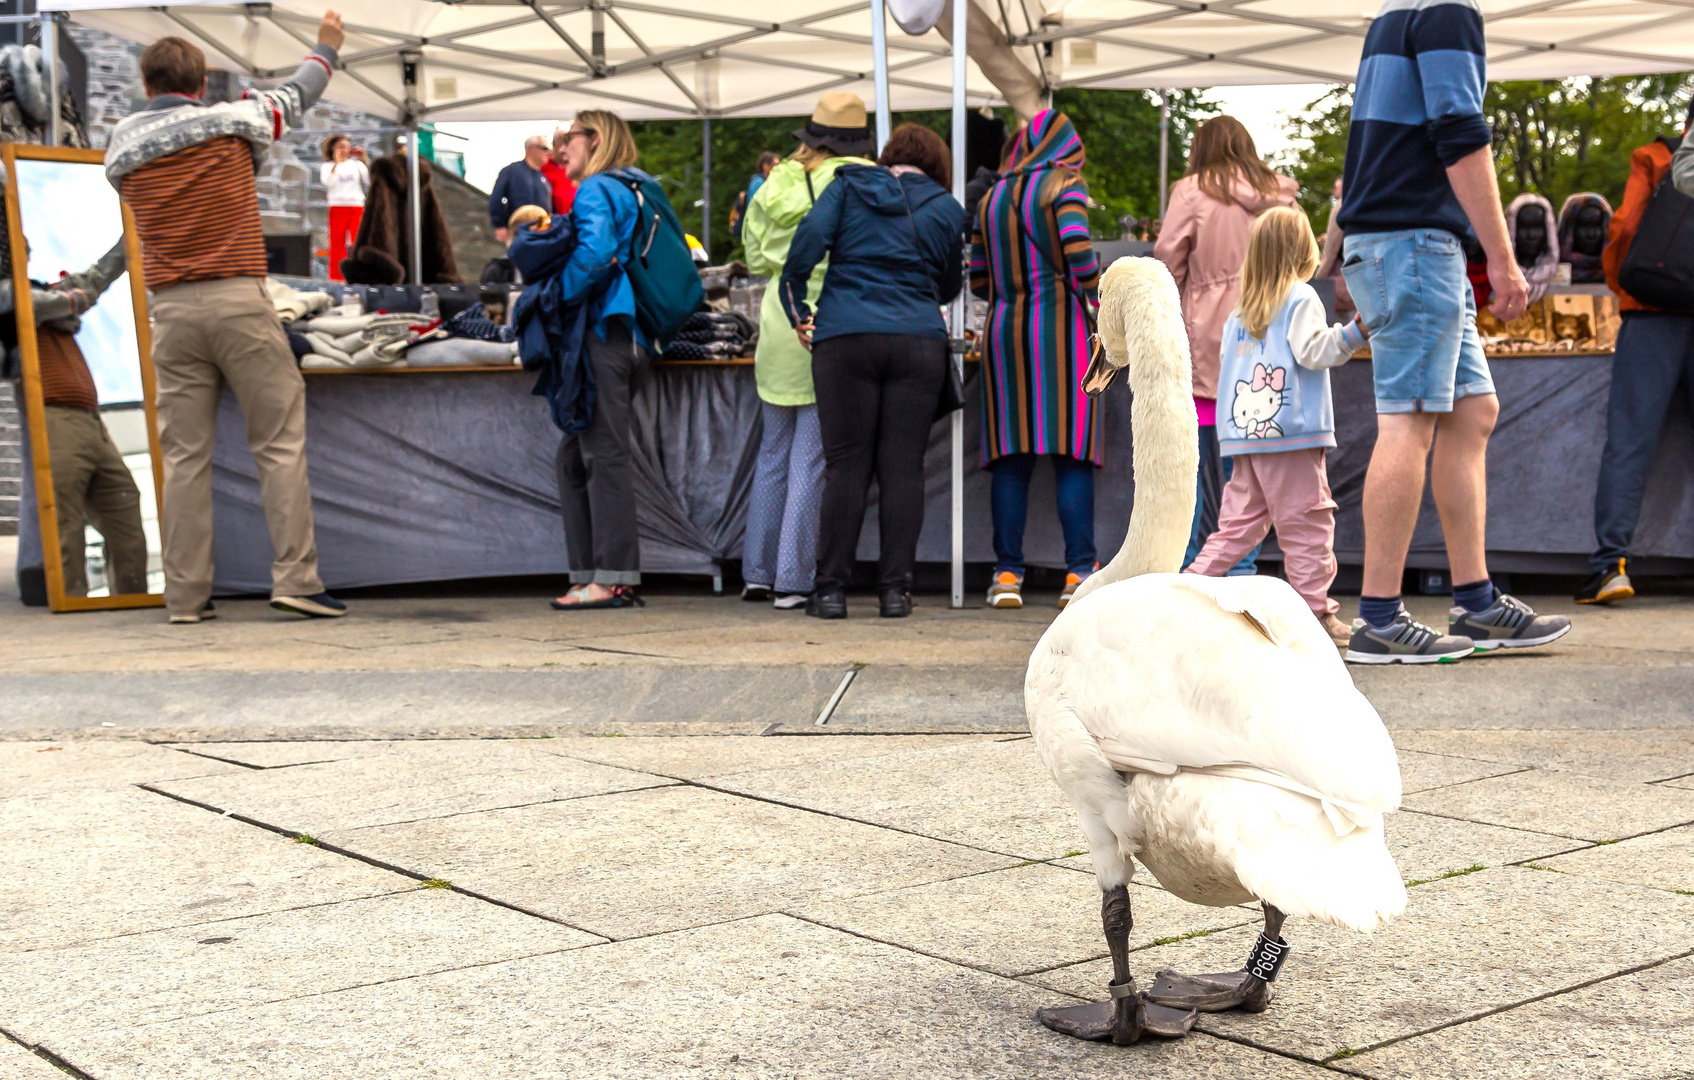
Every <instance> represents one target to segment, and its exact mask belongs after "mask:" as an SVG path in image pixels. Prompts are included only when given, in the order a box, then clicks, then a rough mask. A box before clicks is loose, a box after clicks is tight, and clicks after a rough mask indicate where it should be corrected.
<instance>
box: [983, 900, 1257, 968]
mask: <svg viewBox="0 0 1694 1080" xmlns="http://www.w3.org/2000/svg"><path fill="white" fill-rule="evenodd" d="M1139 887H1140V888H1143V889H1150V888H1154V886H1151V885H1141V886H1139ZM1161 891H1163V890H1161ZM1259 924H1260V920H1259V919H1243V920H1242V921H1241V922H1238V923H1230V924H1229V925H1228V926H1219V927H1216V928H1214V929H1211V930H1207V931H1205V932H1204V933H1197V934H1193V935H1189V936H1185V937H1181V938H1177V939H1176V940H1174V941H1173V940H1155V941H1149V942H1148V943H1147V944H1145V945H1134V946H1131V947H1130V950H1129V951H1130V952H1132V953H1138V952H1146V951H1147V950H1148V949H1162V948H1164V947H1165V946H1166V945H1175V944H1176V943H1177V942H1178V941H1187V940H1192V938H1195V937H1211V936H1212V935H1213V934H1222V933H1225V932H1226V931H1229V930H1239V929H1241V928H1242V927H1243V926H1258V925H1259ZM1110 956H1111V953H1101V954H1100V955H1098V956H1090V957H1089V958H1088V959H1086V960H1070V961H1067V962H1065V963H1063V964H1054V965H1052V966H1051V967H1044V968H1031V969H1029V970H1028V971H1020V972H1018V973H1017V974H1016V975H1014V976H1013V978H1017V979H1027V978H1030V977H1032V976H1035V975H1047V974H1051V973H1052V972H1055V971H1063V970H1064V969H1065V968H1073V967H1081V966H1082V965H1083V964H1092V963H1094V962H1095V961H1098V960H1105V959H1108V958H1109V957H1110ZM1068 992H1069V991H1061V993H1068Z"/></svg>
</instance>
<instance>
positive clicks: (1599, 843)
mask: <svg viewBox="0 0 1694 1080" xmlns="http://www.w3.org/2000/svg"><path fill="white" fill-rule="evenodd" d="M1399 812H1400V813H1403V814H1423V815H1424V816H1426V817H1438V818H1445V819H1446V820H1448V821H1464V822H1468V823H1470V824H1472V825H1489V826H1492V827H1494V828H1496V829H1511V830H1512V831H1513V832H1522V833H1529V834H1531V835H1533V836H1552V837H1557V838H1558V839H1560V840H1575V841H1576V842H1577V843H1579V844H1583V845H1586V847H1581V848H1572V849H1571V851H1584V850H1586V849H1587V848H1588V847H1609V846H1611V845H1612V844H1616V843H1620V842H1622V841H1624V840H1639V839H1641V838H1642V837H1643V836H1656V835H1658V834H1659V833H1662V832H1670V831H1671V830H1672V829H1681V828H1686V827H1687V826H1689V825H1694V821H1676V822H1672V823H1671V824H1669V825H1661V826H1659V827H1658V828H1656V829H1643V830H1642V831H1640V832H1638V833H1629V834H1628V835H1626V836H1613V837H1603V838H1601V839H1599V840H1590V839H1588V838H1587V837H1583V836H1567V835H1565V834H1564V833H1550V832H1541V831H1539V830H1536V829H1521V828H1519V827H1518V826H1516V825H1501V824H1500V823H1499V822H1495V821H1477V820H1476V819H1475V818H1463V817H1454V816H1453V815H1452V814H1437V813H1435V812H1434V811H1433V810H1404V809H1403V810H1401V811H1399ZM1559 854H1561V855H1569V854H1570V852H1569V851H1561V852H1559ZM1535 857H1536V858H1538V859H1550V858H1552V857H1553V856H1551V855H1537V856H1535ZM1508 865H1516V864H1508Z"/></svg>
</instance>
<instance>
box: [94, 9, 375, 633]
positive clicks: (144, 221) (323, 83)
mask: <svg viewBox="0 0 1694 1080" xmlns="http://www.w3.org/2000/svg"><path fill="white" fill-rule="evenodd" d="M343 39H344V34H343V32H342V29H341V17H340V16H339V15H337V14H336V13H335V12H333V11H326V12H325V13H324V17H323V22H322V23H321V24H320V25H319V27H318V44H317V47H316V48H314V49H313V50H312V51H311V53H310V54H309V55H307V57H306V59H305V60H304V61H303V62H302V63H301V64H300V68H299V70H297V71H296V72H295V73H294V75H293V77H292V78H290V79H289V80H288V81H287V82H285V83H283V84H282V85H281V86H279V87H277V88H276V89H274V90H266V91H248V93H247V94H246V96H244V97H243V98H242V99H241V100H240V101H231V102H224V103H222V104H217V105H207V104H206V102H205V101H204V100H203V98H204V94H205V85H206V58H205V56H204V55H203V54H202V53H201V52H200V50H199V49H197V48H195V47H194V46H193V45H191V44H189V43H188V42H187V41H184V40H183V39H181V38H176V37H166V38H160V39H159V40H158V41H155V42H154V43H153V44H152V45H149V46H148V47H147V50H146V52H144V53H142V55H141V81H142V88H143V89H144V90H145V91H146V93H147V97H148V101H147V104H146V105H144V106H142V108H141V109H140V111H138V112H136V113H134V114H132V115H130V116H128V117H125V118H124V119H123V120H122V121H120V122H119V124H118V125H117V127H116V128H114V129H113V131H112V137H111V141H110V143H109V145H108V146H107V148H106V177H107V179H109V180H110V181H111V182H112V184H113V186H114V187H116V188H117V189H118V192H119V194H121V195H122V196H123V200H124V202H125V203H127V204H128V206H129V208H130V209H131V210H132V211H133V212H134V214H135V225H136V230H137V231H138V232H139V233H140V236H141V253H142V263H143V268H144V271H145V279H144V280H145V281H146V283H147V287H148V288H149V289H150V290H152V293H153V365H154V369H155V371H156V372H157V376H158V405H159V444H160V447H161V449H162V451H163V456H164V464H165V475H164V493H165V497H164V505H163V506H162V507H161V508H160V515H159V525H160V540H161V546H162V548H163V555H164V560H163V561H164V570H165V607H166V609H167V611H168V612H169V618H170V621H171V622H173V623H197V622H200V621H201V620H202V619H207V618H210V617H211V616H212V605H211V602H210V600H211V594H212V445H213V442H214V441H215V437H216V434H217V422H218V400H219V398H220V397H221V396H222V393H223V388H224V387H225V386H228V387H229V388H230V390H231V392H232V393H234V395H235V399H236V401H237V403H238V404H240V406H241V411H242V414H243V415H244V416H245V417H246V419H247V446H248V448H249V449H250V450H251V451H252V453H253V460H254V462H255V464H257V466H258V471H259V492H260V495H261V497H262V498H263V501H264V505H265V521H266V523H267V524H268V525H269V527H270V534H271V544H272V546H273V548H274V553H275V561H274V563H273V564H272V566H271V606H272V607H274V608H277V609H278V610H281V611H290V612H294V613H296V614H300V615H306V616H311V617H317V618H333V617H336V616H340V615H345V614H346V613H347V608H346V605H344V604H342V603H341V602H340V601H338V600H336V599H335V598H334V597H332V596H330V595H329V594H328V593H327V592H325V591H324V587H323V581H322V580H321V579H320V578H319V577H318V552H317V543H316V541H315V539H314V537H313V532H312V495H311V490H310V488H309V487H308V486H307V482H306V454H305V448H306V388H305V383H304V382H303V381H302V380H301V378H300V372H299V369H298V368H296V367H295V364H294V356H293V354H292V353H291V352H290V350H289V348H288V339H287V337H286V336H285V335H284V333H283V330H282V324H281V323H280V322H279V321H278V320H277V316H276V311H275V310H274V308H273V307H272V305H271V300H270V297H269V296H268V295H267V294H266V292H265V270H266V264H265V241H264V235H263V233H262V231H261V229H260V227H259V202H258V192H257V184H256V179H257V177H256V172H255V170H256V169H257V167H258V165H259V163H260V162H262V161H263V160H264V158H265V155H266V153H268V152H269V150H270V146H271V144H272V143H273V142H275V141H276V140H277V139H280V138H281V137H282V135H283V132H285V131H287V130H288V129H289V128H290V127H292V126H294V125H296V124H298V123H299V122H300V121H301V119H302V118H303V117H304V115H305V113H306V110H307V109H310V108H311V107H312V105H313V104H314V103H315V102H316V101H317V100H318V98H319V97H320V96H321V95H322V94H323V92H324V88H325V87H327V86H328V85H329V78H330V75H331V73H332V72H333V71H334V68H335V62H336V50H337V49H339V48H340V47H341V43H342V41H343Z"/></svg>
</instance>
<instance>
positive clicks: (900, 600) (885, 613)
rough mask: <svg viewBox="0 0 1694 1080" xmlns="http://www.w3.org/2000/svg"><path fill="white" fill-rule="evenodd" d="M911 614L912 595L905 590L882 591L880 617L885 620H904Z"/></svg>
mask: <svg viewBox="0 0 1694 1080" xmlns="http://www.w3.org/2000/svg"><path fill="white" fill-rule="evenodd" d="M911 613H912V594H911V593H909V592H907V591H906V590H905V589H884V590H883V591H882V617H883V618H885V619H904V618H905V617H906V616H908V615H910V614H911Z"/></svg>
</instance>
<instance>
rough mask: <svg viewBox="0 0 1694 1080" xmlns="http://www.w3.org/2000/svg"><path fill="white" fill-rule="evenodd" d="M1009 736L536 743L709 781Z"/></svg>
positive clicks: (607, 761)
mask: <svg viewBox="0 0 1694 1080" xmlns="http://www.w3.org/2000/svg"><path fill="white" fill-rule="evenodd" d="M1004 738H1008V736H1005V735H998V736H995V735H837V734H833V733H831V734H816V735H814V734H810V733H807V734H793V735H781V736H766V737H764V738H759V737H757V736H747V735H702V736H695V737H691V738H665V737H660V738H644V737H641V736H638V735H630V736H601V737H588V738H559V739H537V740H535V741H534V743H533V746H534V748H535V749H536V750H539V751H541V752H542V753H546V754H562V755H564V756H566V757H574V758H581V759H583V760H585V761H597V762H600V763H601V764H603V765H616V766H619V767H621V768H625V769H640V770H642V771H644V772H654V773H660V774H662V775H665V776H679V777H682V778H684V779H688V780H707V779H711V778H713V777H718V776H730V775H734V774H736V773H744V772H753V771H757V770H763V769H798V768H807V767H810V766H814V765H821V764H826V763H832V762H841V761H853V760H859V759H863V758H877V757H886V756H887V755H889V754H893V753H899V752H901V751H905V750H923V749H928V748H932V747H939V746H955V745H959V744H961V743H977V742H993V741H995V740H997V739H1004Z"/></svg>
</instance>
